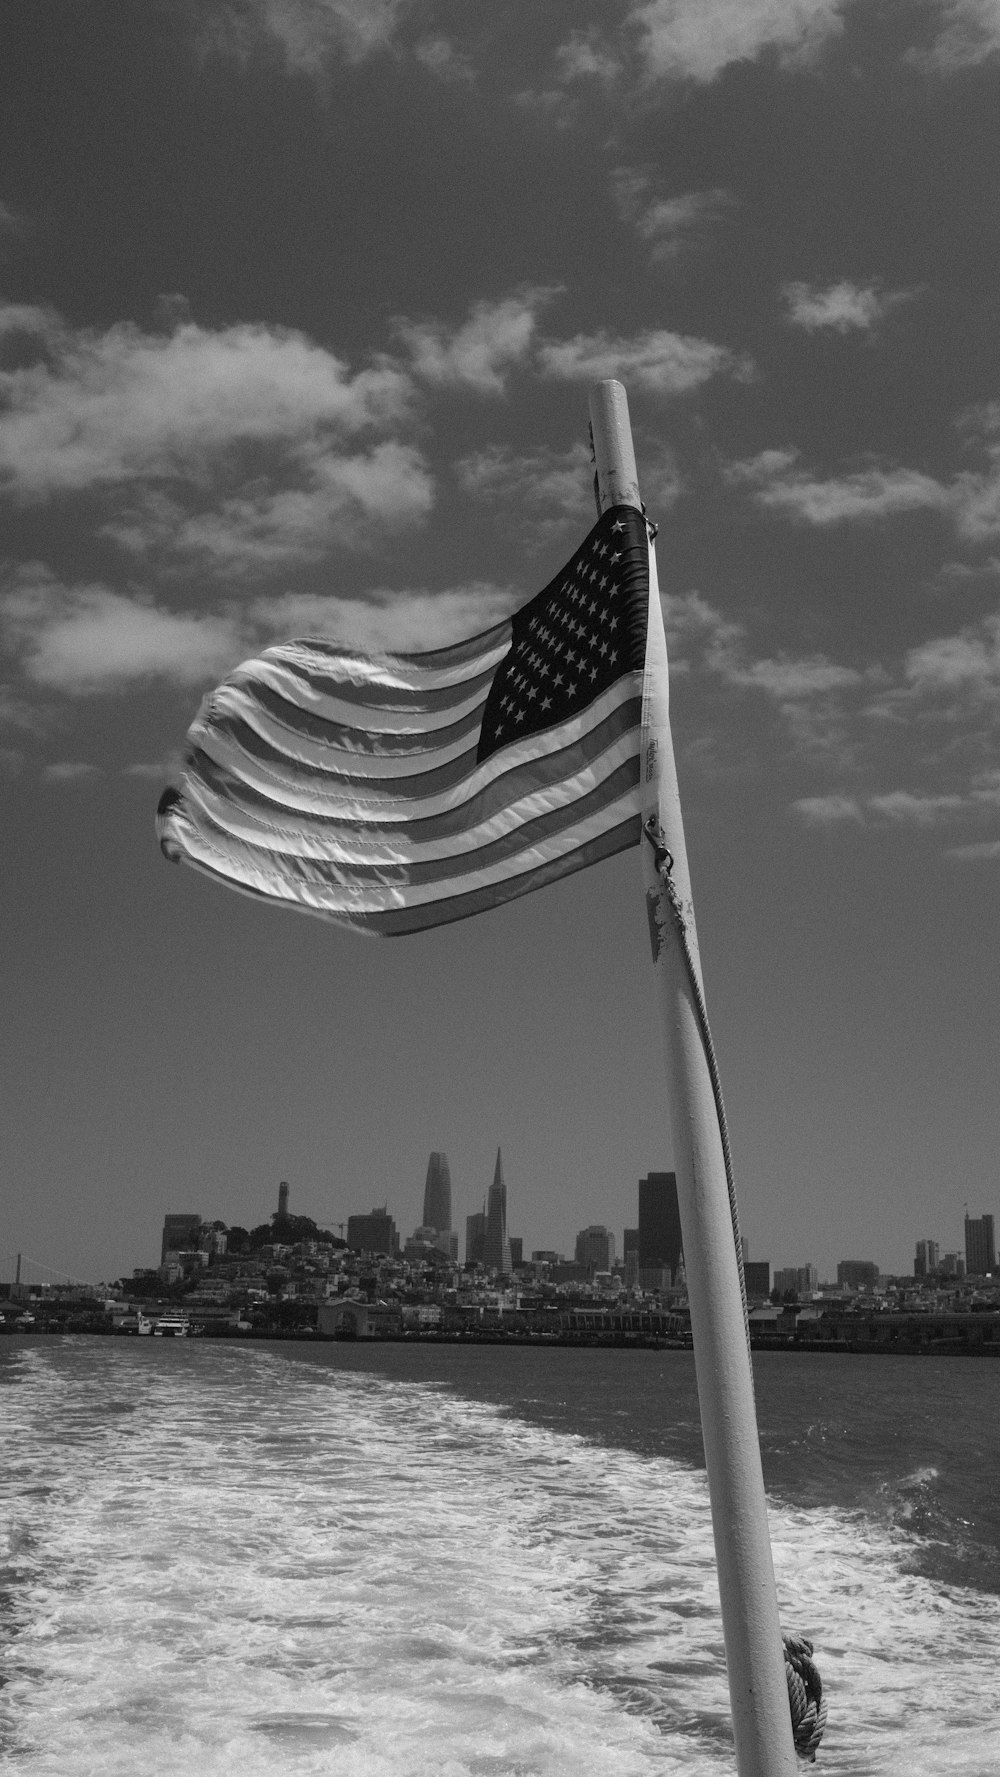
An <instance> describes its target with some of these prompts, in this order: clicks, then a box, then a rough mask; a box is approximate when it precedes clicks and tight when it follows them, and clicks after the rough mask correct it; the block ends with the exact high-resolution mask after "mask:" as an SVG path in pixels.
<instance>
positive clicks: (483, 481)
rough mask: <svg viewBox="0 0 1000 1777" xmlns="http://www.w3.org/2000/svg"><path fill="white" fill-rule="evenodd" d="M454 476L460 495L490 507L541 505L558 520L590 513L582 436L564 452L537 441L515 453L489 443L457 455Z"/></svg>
mask: <svg viewBox="0 0 1000 1777" xmlns="http://www.w3.org/2000/svg"><path fill="white" fill-rule="evenodd" d="M455 474H456V476H457V478H458V481H459V484H460V486H461V487H462V488H463V489H464V490H465V492H466V493H468V494H472V495H473V496H474V497H475V498H477V499H482V500H485V501H488V502H489V503H490V504H491V505H496V504H507V503H510V504H511V505H512V506H515V507H516V508H517V509H518V510H520V511H523V510H524V509H525V508H528V509H530V510H531V511H532V512H538V511H539V510H543V509H547V510H549V511H554V513H555V515H556V516H557V518H558V520H559V521H560V522H562V521H563V520H564V519H566V518H567V517H573V518H577V517H580V516H582V515H584V514H590V513H593V511H594V494H593V479H594V469H593V464H592V462H591V457H590V451H589V450H588V448H587V446H586V445H585V444H584V443H583V442H582V440H581V442H580V443H578V444H574V445H571V446H570V448H569V450H564V451H557V450H552V449H550V448H549V447H548V446H545V445H543V446H542V447H541V448H540V449H538V450H534V451H526V452H522V453H519V452H515V451H512V450H510V449H509V448H508V447H507V446H506V445H490V446H488V448H487V449H486V450H480V451H475V452H473V454H472V455H471V456H467V457H462V458H461V459H460V460H459V461H458V462H457V463H456V464H455Z"/></svg>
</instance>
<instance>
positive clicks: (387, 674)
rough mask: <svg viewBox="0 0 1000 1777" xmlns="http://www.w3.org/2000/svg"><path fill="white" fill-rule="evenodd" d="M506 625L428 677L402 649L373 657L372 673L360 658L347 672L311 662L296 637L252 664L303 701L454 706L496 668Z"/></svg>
mask: <svg viewBox="0 0 1000 1777" xmlns="http://www.w3.org/2000/svg"><path fill="white" fill-rule="evenodd" d="M504 627H505V630H506V634H505V635H504V637H503V639H502V641H500V642H498V643H493V644H491V646H490V647H488V648H484V647H480V648H479V649H478V650H477V652H476V653H475V654H474V655H472V656H470V658H469V660H468V661H467V662H464V663H463V664H462V665H461V666H457V667H453V668H451V669H450V671H448V672H439V673H433V672H431V673H428V675H427V677H426V678H424V677H422V676H421V677H419V678H418V677H417V676H416V674H415V672H414V669H413V668H412V667H411V666H402V665H401V664H400V661H399V656H398V655H395V656H383V658H382V659H379V660H373V661H371V662H370V663H368V664H369V667H370V670H369V672H368V673H367V674H362V673H361V670H360V669H361V664H362V663H361V662H359V661H358V660H357V659H356V658H352V659H350V660H348V661H347V662H346V663H345V666H344V670H343V672H342V673H339V674H337V673H332V672H331V671H330V670H329V664H328V663H326V662H324V663H323V667H315V666H311V665H310V661H309V657H308V650H305V651H303V652H302V653H296V654H292V653H290V650H291V649H292V648H293V647H295V646H296V644H292V643H285V644H284V645H283V647H278V648H274V649H269V650H268V652H267V654H266V655H264V656H262V657H261V659H260V660H259V661H251V662H249V663H248V666H249V667H250V668H252V669H253V677H254V680H255V682H257V681H259V679H260V678H261V677H264V678H265V679H266V680H267V682H268V683H270V684H272V685H274V686H275V688H276V689H278V690H283V691H284V694H285V696H286V697H287V698H288V700H289V702H291V703H297V702H299V701H302V702H303V703H308V704H310V705H313V706H315V707H317V708H320V709H322V708H323V707H324V704H325V703H326V702H327V701H329V702H330V703H331V704H333V705H344V704H346V705H349V706H350V707H351V708H353V709H362V710H364V711H365V712H366V715H368V716H371V715H372V714H373V713H374V714H376V715H377V714H378V712H380V711H382V710H415V711H420V710H435V709H448V708H450V707H451V705H453V704H455V703H459V702H461V701H462V699H463V697H465V696H467V695H468V692H469V688H470V686H473V687H474V686H475V685H476V683H477V682H482V681H483V680H484V679H485V678H486V677H487V676H488V675H491V674H492V673H493V672H495V670H496V668H497V666H498V665H499V663H500V661H501V660H502V659H503V657H504V655H505V654H506V652H507V650H508V648H509V646H510V625H509V624H506V625H505V626H504ZM262 669H263V671H262ZM247 670H248V669H247V668H246V667H244V668H237V671H236V673H235V674H234V675H233V676H234V679H235V681H236V682H237V683H239V680H240V675H241V674H242V673H243V672H246V671H247ZM331 713H335V712H331Z"/></svg>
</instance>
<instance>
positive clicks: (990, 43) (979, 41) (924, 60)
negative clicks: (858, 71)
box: [906, 0, 1000, 855]
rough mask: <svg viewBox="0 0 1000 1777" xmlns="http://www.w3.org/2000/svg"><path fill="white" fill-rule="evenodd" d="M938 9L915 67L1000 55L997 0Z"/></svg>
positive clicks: (951, 66)
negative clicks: (930, 37)
mask: <svg viewBox="0 0 1000 1777" xmlns="http://www.w3.org/2000/svg"><path fill="white" fill-rule="evenodd" d="M937 10H938V13H939V29H938V32H937V35H936V36H935V38H934V41H933V42H932V43H931V45H930V47H929V48H927V49H912V50H910V52H909V54H908V56H907V58H906V59H907V60H908V61H909V62H910V63H912V64H913V65H914V66H917V67H920V68H923V69H925V70H926V71H927V72H928V73H934V74H958V73H961V72H962V71H963V70H964V69H966V68H974V67H977V66H978V65H979V64H980V63H981V62H985V61H988V60H989V59H990V58H991V57H992V56H995V55H996V54H997V53H998V52H1000V11H998V9H997V4H996V0H937ZM953 855H954V854H953Z"/></svg>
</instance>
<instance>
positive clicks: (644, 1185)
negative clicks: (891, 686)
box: [0, 1148, 996, 1292]
mask: <svg viewBox="0 0 1000 1777" xmlns="http://www.w3.org/2000/svg"><path fill="white" fill-rule="evenodd" d="M277 1189H278V1207H277V1210H276V1212H270V1213H269V1216H268V1217H265V1220H267V1219H271V1220H273V1219H274V1215H275V1214H276V1215H277V1216H278V1217H279V1218H281V1217H282V1216H286V1215H288V1214H291V1215H292V1216H293V1217H295V1216H301V1215H306V1216H308V1217H309V1219H311V1220H312V1221H313V1222H314V1223H315V1224H316V1225H317V1226H318V1227H320V1228H326V1229H328V1230H329V1231H331V1232H332V1231H333V1230H339V1232H340V1234H341V1236H343V1233H344V1230H345V1228H346V1229H348V1232H349V1233H350V1231H351V1230H350V1224H351V1223H352V1222H353V1223H354V1224H355V1229H356V1230H357V1229H359V1228H360V1227H361V1225H365V1226H366V1227H368V1226H369V1225H371V1226H374V1224H375V1222H376V1221H380V1219H381V1218H385V1225H386V1226H388V1225H392V1227H393V1228H395V1229H396V1232H397V1237H398V1247H399V1251H400V1252H402V1250H403V1245H404V1234H403V1230H404V1229H405V1227H406V1226H408V1225H409V1220H410V1218H409V1217H408V1216H407V1215H406V1214H405V1213H404V1211H402V1210H400V1212H399V1214H398V1216H397V1215H396V1213H395V1206H394V1203H393V1200H392V1196H391V1193H389V1194H387V1195H385V1196H384V1198H383V1202H382V1204H381V1205H379V1203H378V1199H377V1198H376V1200H375V1204H376V1206H375V1207H374V1208H370V1209H369V1210H367V1211H362V1210H361V1209H360V1207H355V1208H354V1209H353V1210H351V1209H349V1210H348V1213H347V1214H346V1215H345V1216H344V1217H342V1218H339V1219H338V1218H336V1217H324V1216H322V1215H311V1216H310V1214H309V1211H308V1210H303V1209H302V1207H301V1205H299V1204H296V1206H295V1208H294V1209H292V1208H291V1203H292V1187H291V1185H290V1183H289V1182H288V1181H287V1180H281V1181H280V1182H279V1184H278V1187H277ZM665 1192H666V1193H667V1195H668V1196H669V1199H670V1201H669V1202H667V1199H666V1197H665V1195H664V1193H665ZM491 1200H493V1201H492V1202H491ZM635 1202H636V1215H635V1217H634V1220H635V1222H636V1223H637V1224H638V1225H637V1226H630V1224H629V1222H628V1220H627V1219H626V1221H625V1223H624V1226H623V1229H622V1245H621V1255H622V1260H623V1262H624V1261H625V1260H627V1257H628V1251H629V1238H630V1236H631V1237H632V1238H633V1239H634V1241H635V1248H634V1250H635V1257H636V1263H637V1267H638V1271H639V1275H640V1277H641V1275H642V1273H643V1271H645V1272H646V1275H647V1278H650V1277H651V1276H652V1273H653V1271H654V1270H655V1269H659V1268H660V1267H661V1266H663V1265H666V1267H667V1269H668V1271H669V1272H671V1273H675V1272H676V1265H677V1260H678V1259H679V1258H682V1256H683V1255H682V1248H681V1245H680V1223H679V1211H678V1204H677V1190H676V1181H675V1179H674V1175H673V1173H655V1172H654V1173H649V1174H646V1175H645V1176H643V1177H641V1178H639V1179H638V1180H637V1181H636V1199H635ZM432 1203H436V1204H437V1205H438V1206H446V1207H447V1211H448V1216H449V1218H450V1219H453V1220H456V1221H458V1222H459V1224H461V1220H462V1218H461V1217H455V1216H454V1215H453V1212H452V1203H451V1169H450V1164H449V1160H448V1156H447V1154H446V1153H444V1152H443V1151H442V1150H433V1151H432V1152H431V1154H430V1158H429V1160H428V1163H427V1171H426V1176H425V1182H424V1187H423V1199H422V1209H423V1222H422V1223H420V1224H417V1229H416V1232H418V1233H426V1232H427V1231H428V1229H429V1228H432V1227H435V1226H436V1224H434V1223H429V1222H428V1219H427V1212H428V1209H429V1207H430V1206H431V1204H432ZM491 1207H492V1208H493V1212H494V1216H495V1219H496V1222H497V1231H495V1234H494V1240H495V1242H497V1243H499V1244H500V1249H501V1253H502V1250H503V1247H502V1243H503V1241H504V1239H506V1244H507V1247H508V1249H509V1248H510V1246H511V1245H512V1244H514V1242H513V1237H507V1227H506V1210H507V1188H506V1181H505V1178H504V1173H503V1163H502V1149H500V1148H498V1149H497V1155H496V1161H495V1165H494V1173H493V1179H492V1182H491V1185H490V1187H489V1190H488V1191H487V1192H486V1193H484V1196H483V1208H482V1210H481V1211H476V1212H472V1213H470V1214H469V1215H468V1216H467V1217H466V1218H465V1227H466V1236H465V1244H466V1251H465V1259H466V1260H467V1261H468V1260H474V1261H478V1262H480V1263H484V1264H486V1263H487V1259H486V1244H485V1243H486V1232H487V1224H488V1220H489V1209H490V1208H491ZM625 1213H626V1218H627V1214H628V1212H627V1210H626V1212H625ZM217 1219H222V1218H217ZM373 1219H374V1220H373ZM201 1225H202V1217H201V1212H200V1211H194V1210H191V1209H188V1210H184V1211H178V1210H173V1211H167V1212H165V1219H164V1221H163V1226H162V1230H161V1253H160V1256H161V1260H162V1259H164V1258H165V1257H166V1253H167V1251H168V1249H169V1248H174V1247H183V1246H184V1245H185V1242H186V1237H187V1235H188V1234H189V1233H190V1232H191V1229H192V1228H193V1227H196V1226H201ZM226 1225H227V1226H230V1227H231V1226H244V1224H243V1223H241V1222H239V1221H238V1220H237V1219H236V1218H234V1219H233V1221H232V1222H230V1223H227V1224H226ZM245 1225H246V1226H247V1227H250V1226H258V1225H263V1224H257V1223H255V1222H254V1221H253V1218H252V1217H251V1218H250V1220H249V1221H248V1222H247V1223H246V1224H245ZM473 1226H475V1231H474V1232H473ZM501 1226H502V1229H503V1232H502V1233H500V1232H499V1229H500V1227H501ZM439 1231H441V1230H439ZM963 1233H964V1240H963V1242H962V1244H961V1245H960V1246H958V1245H956V1247H954V1248H948V1247H947V1243H942V1242H941V1241H938V1240H936V1239H934V1238H932V1237H931V1236H928V1235H923V1236H919V1237H916V1238H915V1240H914V1241H913V1243H912V1246H913V1252H914V1260H913V1264H912V1266H911V1267H910V1268H907V1267H906V1266H905V1265H903V1266H900V1267H898V1268H893V1267H891V1266H888V1265H884V1264H882V1263H880V1262H879V1261H878V1260H877V1259H874V1260H873V1259H872V1258H871V1256H870V1255H869V1256H868V1257H866V1258H863V1259H862V1258H860V1257H859V1256H858V1255H857V1254H855V1256H854V1257H853V1258H845V1257H843V1256H841V1257H840V1258H838V1259H837V1260H836V1261H835V1263H834V1265H833V1266H831V1267H830V1269H829V1271H827V1272H825V1273H824V1272H822V1271H821V1269H820V1268H819V1267H817V1266H816V1264H815V1263H814V1261H813V1260H812V1259H810V1258H808V1257H806V1258H802V1257H801V1256H799V1257H796V1258H794V1259H789V1257H788V1255H787V1254H783V1253H779V1254H778V1255H777V1256H772V1255H771V1254H764V1255H762V1254H761V1252H760V1251H759V1250H758V1249H756V1248H754V1247H753V1246H752V1245H751V1242H750V1240H749V1238H748V1236H747V1235H746V1234H745V1233H744V1235H743V1237H742V1248H743V1259H744V1262H745V1263H747V1264H750V1265H753V1266H754V1267H755V1268H756V1269H757V1270H758V1271H759V1269H760V1267H761V1266H762V1265H767V1267H768V1269H769V1271H770V1274H771V1276H772V1279H773V1281H772V1284H771V1287H772V1288H773V1289H776V1290H779V1291H780V1290H785V1289H791V1288H793V1287H794V1288H797V1289H798V1290H800V1291H803V1292H808V1291H809V1290H811V1289H813V1288H815V1287H818V1285H819V1284H821V1283H827V1284H830V1283H832V1282H833V1281H834V1277H833V1275H832V1273H833V1272H835V1273H836V1275H837V1279H838V1280H839V1279H840V1277H841V1274H842V1273H843V1272H844V1271H845V1269H846V1271H848V1272H850V1271H851V1269H852V1268H855V1267H858V1266H860V1267H861V1268H862V1269H863V1270H864V1271H865V1272H866V1273H867V1272H869V1271H872V1272H874V1273H876V1274H878V1275H881V1276H901V1277H903V1276H910V1275H913V1276H914V1277H916V1278H918V1279H919V1278H921V1277H931V1276H934V1275H937V1274H938V1273H940V1274H941V1275H944V1276H955V1275H956V1274H957V1275H959V1276H961V1275H964V1274H965V1272H966V1271H967V1272H968V1274H969V1275H970V1276H972V1275H983V1274H984V1273H990V1272H992V1271H993V1269H994V1267H995V1264H996V1248H995V1238H994V1216H993V1215H992V1214H991V1213H990V1212H984V1213H983V1215H982V1216H980V1217H970V1215H969V1212H968V1206H967V1205H965V1206H964V1227H963ZM601 1236H603V1237H607V1240H609V1243H610V1244H609V1245H608V1244H607V1242H605V1244H604V1256H605V1258H606V1259H607V1261H608V1262H607V1263H603V1262H602V1263H601V1264H599V1265H598V1266H597V1268H598V1269H601V1270H604V1269H608V1270H610V1269H612V1268H613V1266H614V1263H615V1254H616V1250H617V1247H616V1234H615V1230H614V1229H613V1228H612V1227H611V1226H610V1224H608V1223H589V1224H587V1226H586V1227H583V1228H579V1229H577V1230H576V1231H575V1233H573V1234H571V1235H568V1236H566V1237H565V1238H564V1239H563V1241H562V1243H561V1246H556V1247H554V1248H548V1249H539V1248H538V1246H537V1245H536V1243H535V1242H534V1241H532V1240H530V1239H526V1238H525V1237H524V1236H518V1237H517V1240H516V1244H517V1246H518V1247H519V1248H520V1249H522V1250H523V1252H524V1254H525V1255H528V1254H530V1255H531V1256H532V1257H534V1255H535V1253H536V1252H537V1251H539V1250H545V1251H548V1252H550V1253H551V1254H552V1255H553V1256H558V1257H559V1258H560V1259H561V1260H563V1261H565V1262H567V1263H572V1262H574V1260H573V1259H571V1257H570V1254H571V1249H573V1252H574V1254H575V1262H576V1263H580V1262H581V1247H582V1245H584V1246H587V1247H588V1250H589V1251H590V1252H591V1255H592V1256H593V1254H594V1253H595V1252H596V1251H597V1249H598V1246H599V1245H600V1244H601V1242H600V1240H599V1239H598V1237H601ZM588 1237H590V1238H589V1241H588ZM453 1238H454V1239H455V1240H456V1241H457V1240H458V1238H459V1237H458V1234H457V1233H455V1234H454V1235H453ZM644 1244H645V1247H646V1251H645V1252H644V1251H643V1246H644ZM654 1249H655V1250H654ZM22 1256H23V1255H21V1254H20V1253H18V1254H15V1253H14V1252H13V1249H12V1250H11V1252H9V1253H5V1252H4V1251H3V1249H2V1246H0V1281H2V1280H3V1277H4V1270H5V1269H6V1270H10V1268H11V1263H12V1261H13V1260H14V1259H15V1258H16V1259H18V1260H20V1259H21V1258H22ZM956 1260H958V1261H959V1264H958V1267H957V1268H956V1265H955V1261H956ZM28 1262H29V1263H33V1264H35V1265H36V1266H37V1265H41V1266H43V1267H46V1266H48V1261H47V1259H45V1258H42V1257H39V1256H38V1255H33V1256H31V1257H29V1259H28ZM582 1262H587V1261H586V1260H584V1261H582ZM496 1268H497V1269H502V1264H501V1266H499V1267H496ZM49 1269H52V1270H54V1271H56V1272H58V1267H49ZM59 1274H60V1275H66V1276H70V1275H73V1274H71V1273H69V1272H67V1273H59ZM122 1274H123V1275H124V1272H123V1273H122ZM113 1275H117V1273H116V1272H114V1271H113V1270H112V1271H109V1272H108V1273H107V1276H108V1277H111V1276H113ZM93 1281H96V1279H94V1280H93Z"/></svg>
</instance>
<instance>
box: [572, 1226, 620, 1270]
mask: <svg viewBox="0 0 1000 1777" xmlns="http://www.w3.org/2000/svg"><path fill="white" fill-rule="evenodd" d="M576 1263H577V1264H578V1265H586V1266H587V1268H588V1270H589V1271H590V1272H594V1271H613V1270H614V1265H615V1237H614V1235H613V1234H612V1232H611V1229H610V1228H605V1227H603V1226H602V1225H601V1224H600V1223H599V1222H592V1223H591V1225H590V1227H589V1228H581V1230H580V1232H579V1234H578V1235H577V1237H576Z"/></svg>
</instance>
